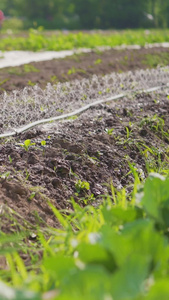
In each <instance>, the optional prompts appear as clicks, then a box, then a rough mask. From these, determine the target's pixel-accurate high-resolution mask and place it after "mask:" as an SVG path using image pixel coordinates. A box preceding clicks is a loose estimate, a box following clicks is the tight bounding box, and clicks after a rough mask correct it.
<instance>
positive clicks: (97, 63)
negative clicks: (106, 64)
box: [94, 58, 102, 65]
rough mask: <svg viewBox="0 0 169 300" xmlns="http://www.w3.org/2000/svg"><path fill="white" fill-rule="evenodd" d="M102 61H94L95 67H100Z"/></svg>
mask: <svg viewBox="0 0 169 300" xmlns="http://www.w3.org/2000/svg"><path fill="white" fill-rule="evenodd" d="M101 62H102V60H101V59H100V58H98V59H97V60H95V61H94V65H99V64H101Z"/></svg>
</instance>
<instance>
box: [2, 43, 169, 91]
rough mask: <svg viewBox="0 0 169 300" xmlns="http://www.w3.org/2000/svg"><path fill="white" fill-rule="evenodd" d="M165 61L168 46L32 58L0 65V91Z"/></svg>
mask: <svg viewBox="0 0 169 300" xmlns="http://www.w3.org/2000/svg"><path fill="white" fill-rule="evenodd" d="M158 64H160V65H162V66H164V65H168V64H169V51H168V48H163V47H155V48H147V49H146V48H144V47H143V48H141V49H137V50H129V49H126V50H115V49H111V50H106V51H104V52H102V51H96V50H95V51H92V52H90V53H85V54H74V55H73V56H71V57H67V58H64V59H53V60H49V61H43V62H34V63H30V64H27V65H23V66H19V67H8V68H3V69H0V93H3V92H4V91H7V92H8V91H12V90H14V89H16V90H18V89H22V88H24V87H25V86H32V85H35V84H38V85H39V86H40V87H41V88H45V87H46V84H47V82H52V83H57V82H65V81H70V80H74V79H79V80H80V79H82V78H90V77H91V76H92V75H93V74H96V75H105V74H109V73H112V72H119V73H121V72H126V71H129V70H131V71H134V70H138V69H146V68H155V67H156V66H157V65H158Z"/></svg>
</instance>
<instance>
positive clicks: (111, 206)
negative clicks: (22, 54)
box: [0, 48, 169, 300]
mask: <svg viewBox="0 0 169 300" xmlns="http://www.w3.org/2000/svg"><path fill="white" fill-rule="evenodd" d="M159 65H160V66H161V67H160V66H159ZM168 65H169V57H168V49H164V48H153V49H145V48H141V49H140V50H131V51H129V50H121V51H117V50H108V51H105V52H96V51H93V52H91V53H89V54H83V55H74V56H73V57H69V58H66V59H62V60H58V61H57V60H53V61H49V62H41V63H32V64H29V65H24V66H22V67H17V68H6V69H3V70H1V72H0V78H1V83H0V85H1V94H0V110H1V114H0V134H2V135H4V134H6V137H3V138H1V139H0V278H1V279H0V299H2V300H8V299H11V300H67V299H72V300H86V299H90V300H158V299H160V298H161V299H164V300H168V299H169V288H168V286H169V285H168V281H169V265H168V258H169V244H168V237H169V233H168V232H169V221H168V215H169V208H168V199H169V191H168V186H169V85H168V76H169V67H168ZM156 66H158V67H157V68H156ZM146 68H150V69H151V70H149V69H147V70H145V69H146ZM152 68H154V69H152ZM140 69H144V70H140ZM113 71H115V72H114V73H112V72H113ZM127 71H129V72H127ZM108 73H109V74H108ZM92 75H93V76H92ZM96 75H98V76H96ZM103 75H105V76H103ZM60 81H63V83H61V82H60ZM35 83H38V84H39V87H38V86H37V85H35V86H34V84H35ZM46 84H47V85H46ZM157 86H158V87H159V88H158V89H156V90H155V89H154V91H152V90H151V91H150V90H149V91H148V89H149V88H152V87H157ZM22 88H23V89H22ZM4 91H5V93H3V92H4ZM121 93H123V96H121V98H120V97H119V98H118V99H116V100H113V101H112V97H113V96H115V95H117V94H121ZM102 100H104V101H102ZM96 101H100V102H99V104H98V103H97V104H95V105H93V106H92V103H93V102H94V103H95V102H96ZM101 101H102V102H101ZM87 105H88V106H90V107H88V109H87V110H85V111H83V112H81V113H80V114H79V113H77V112H76V113H74V114H72V115H71V116H69V117H66V118H65V119H64V120H62V121H59V122H53V121H51V122H49V123H47V124H43V125H38V126H34V127H32V128H31V129H29V130H27V131H25V132H23V133H17V129H18V128H19V127H21V126H24V125H26V124H28V123H30V122H34V121H36V120H40V119H44V118H49V117H54V116H60V115H63V114H67V113H69V112H70V111H73V110H77V109H79V108H83V107H85V106H87ZM10 131H12V132H15V133H16V134H15V135H13V136H8V133H9V132H10ZM147 177H148V178H147Z"/></svg>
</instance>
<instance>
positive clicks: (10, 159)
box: [8, 155, 12, 163]
mask: <svg viewBox="0 0 169 300" xmlns="http://www.w3.org/2000/svg"><path fill="white" fill-rule="evenodd" d="M8 158H9V161H10V163H12V158H11V156H10V155H8Z"/></svg>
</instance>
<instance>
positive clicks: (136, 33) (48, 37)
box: [0, 29, 169, 51]
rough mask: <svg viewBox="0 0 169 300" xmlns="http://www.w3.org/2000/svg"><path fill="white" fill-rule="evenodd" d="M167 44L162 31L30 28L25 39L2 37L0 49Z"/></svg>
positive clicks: (168, 38) (166, 33) (168, 36)
mask: <svg viewBox="0 0 169 300" xmlns="http://www.w3.org/2000/svg"><path fill="white" fill-rule="evenodd" d="M162 42H169V29H166V30H123V31H113V32H112V33H111V31H108V32H106V31H105V32H104V31H103V32H101V33H100V32H94V33H90V32H89V33H82V32H78V33H63V32H60V33H52V32H51V33H50V34H49V33H48V34H46V33H45V31H44V32H43V31H42V30H41V29H40V30H34V29H30V31H29V34H28V36H27V35H26V37H23V36H22V35H21V36H18V35H17V36H15V35H14V36H12V35H10V36H9V37H7V36H5V37H2V38H1V39H0V49H1V50H32V51H39V50H55V51H58V50H66V49H73V48H95V47H98V46H110V47H114V46H119V45H123V44H124V45H134V44H137V45H141V46H144V45H145V44H146V43H162Z"/></svg>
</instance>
